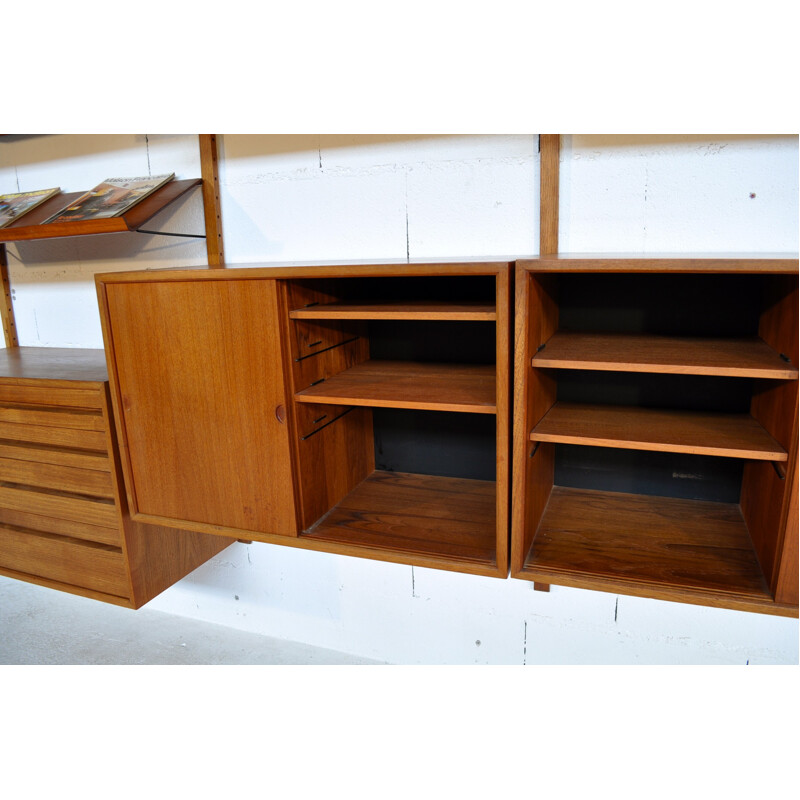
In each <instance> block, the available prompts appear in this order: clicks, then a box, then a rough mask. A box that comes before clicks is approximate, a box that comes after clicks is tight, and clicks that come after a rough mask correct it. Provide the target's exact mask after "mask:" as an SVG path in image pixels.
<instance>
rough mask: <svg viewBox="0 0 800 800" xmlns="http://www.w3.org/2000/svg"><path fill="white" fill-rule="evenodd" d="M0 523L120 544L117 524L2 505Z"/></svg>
mask: <svg viewBox="0 0 800 800" xmlns="http://www.w3.org/2000/svg"><path fill="white" fill-rule="evenodd" d="M0 524H3V525H7V526H9V527H13V528H25V529H26V530H32V531H40V532H42V533H57V534H60V535H62V536H66V537H68V538H70V539H86V540H87V541H89V542H99V543H101V544H107V545H111V546H112V547H117V548H119V547H121V546H122V535H121V533H120V528H119V526H115V527H113V528H111V527H103V526H101V525H89V524H88V523H86V522H85V521H76V520H69V519H63V518H62V517H47V516H43V515H42V514H32V513H30V512H25V511H16V510H14V509H10V508H2V507H0Z"/></svg>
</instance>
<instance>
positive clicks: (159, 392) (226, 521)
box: [106, 280, 297, 536]
mask: <svg viewBox="0 0 800 800" xmlns="http://www.w3.org/2000/svg"><path fill="white" fill-rule="evenodd" d="M106 298H107V303H108V308H107V315H108V319H107V323H106V338H107V344H108V345H110V361H111V362H112V363H113V364H114V366H115V368H114V370H112V376H111V380H112V384H113V387H114V391H115V404H116V409H115V410H116V411H117V417H118V421H119V423H120V430H119V432H120V441H121V446H122V447H123V450H124V451H125V452H127V454H128V455H129V459H130V461H129V463H128V466H127V471H126V486H127V488H128V491H129V495H130V496H129V502H130V505H131V509H132V513H133V514H134V518H136V516H137V515H138V514H139V513H141V514H147V515H151V516H157V517H161V518H164V519H175V520H180V521H183V522H184V523H185V522H195V523H207V524H210V525H216V526H224V527H230V528H237V529H242V530H256V531H269V532H273V533H281V534H284V535H289V536H292V535H296V532H297V519H296V516H295V503H294V489H293V484H292V472H291V462H290V452H289V435H288V430H287V427H286V426H285V425H284V424H283V423H282V422H281V421H280V420H279V419H278V416H277V409H278V407H279V406H281V405H285V403H286V394H285V391H284V376H283V371H282V366H281V363H282V362H281V345H280V331H279V322H278V312H277V295H276V287H275V282H274V281H269V280H254V281H230V282H227V281H226V282H222V283H217V282H197V283H162V282H160V281H159V282H151V283H149V284H144V283H131V284H113V285H108V286H106ZM123 466H125V462H123Z"/></svg>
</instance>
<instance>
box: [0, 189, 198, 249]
mask: <svg viewBox="0 0 800 800" xmlns="http://www.w3.org/2000/svg"><path fill="white" fill-rule="evenodd" d="M201 183H202V181H201V180H200V179H199V178H197V179H191V180H182V181H175V180H173V181H170V182H169V183H167V184H165V185H164V186H162V187H161V188H160V189H158V190H156V191H155V192H153V193H152V194H151V195H149V196H148V197H145V198H144V200H141V201H140V202H138V203H137V204H136V205H135V206H133V207H132V208H130V209H129V210H128V211H126V212H125V213H124V214H121V215H120V216H118V217H109V218H107V219H87V220H74V221H71V222H55V223H51V224H49V225H43V224H42V223H43V222H44V220H46V219H48V217H51V216H53V214H55V213H56V212H57V211H60V210H61V209H62V208H65V207H66V206H67V205H69V203H71V202H73V201H74V200H77V198H79V197H80V196H81V195H82V194H84V192H67V193H63V194H57V195H56V196H55V197H52V198H50V200H48V201H46V202H44V203H42V205H40V206H38V207H37V208H35V209H33V210H32V211H29V212H28V213H27V214H25V215H24V216H23V217H20V219H19V221H18V222H17V223H16V224H11V225H9V226H8V227H7V228H2V229H0V242H23V241H33V240H37V239H56V238H61V237H65V236H87V235H92V234H98V233H127V232H130V231H135V230H138V229H139V228H140V227H141V226H142V225H144V223H145V222H147V220H149V219H151V218H152V217H154V216H155V215H156V214H158V212H159V211H162V210H163V209H165V208H166V207H167V206H168V205H169V204H170V203H172V202H173V201H175V200H177V199H178V198H179V197H181V195H184V194H185V193H186V192H188V191H189V190H190V189H193V188H194V187H196V186H200V184H201Z"/></svg>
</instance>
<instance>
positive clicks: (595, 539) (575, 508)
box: [515, 486, 797, 615]
mask: <svg viewBox="0 0 800 800" xmlns="http://www.w3.org/2000/svg"><path fill="white" fill-rule="evenodd" d="M515 577H521V578H527V579H529V580H536V581H541V582H552V583H556V584H563V585H568V586H579V587H582V588H593V589H598V590H600V591H617V592H620V593H622V594H634V595H640V596H649V597H658V598H663V599H672V600H681V601H683V602H696V603H701V604H705V605H718V606H724V607H731V608H750V607H751V606H752V607H753V608H752V609H751V610H758V608H757V607H759V608H760V610H765V611H766V610H770V607H772V610H773V612H774V613H784V614H792V613H794V615H796V614H797V610H796V609H794V612H792V609H789V608H786V609H783V608H778V607H777V606H776V605H775V604H774V603H773V601H772V597H771V594H770V591H769V587H768V586H767V583H766V581H765V579H764V575H763V573H762V570H761V567H760V565H759V563H758V559H757V557H756V554H755V551H754V549H753V544H752V541H751V539H750V534H749V533H748V530H747V526H746V524H745V521H744V518H743V517H742V513H741V510H740V508H739V505H738V504H735V503H717V502H709V501H702V500H685V499H679V498H670V497H654V496H646V495H636V494H624V493H618V492H603V491H593V490H587V489H573V488H567V487H563V486H554V487H553V490H552V493H551V495H550V499H549V501H548V503H547V507H546V509H545V512H544V514H543V516H542V519H541V522H540V524H539V527H538V530H537V532H536V536H535V538H534V540H533V544H532V545H531V548H530V551H529V553H528V554H527V558H526V559H525V564H524V566H523V568H522V570H521V571H520V573H519V574H518V575H516V576H515Z"/></svg>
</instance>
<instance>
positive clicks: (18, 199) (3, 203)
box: [0, 188, 61, 228]
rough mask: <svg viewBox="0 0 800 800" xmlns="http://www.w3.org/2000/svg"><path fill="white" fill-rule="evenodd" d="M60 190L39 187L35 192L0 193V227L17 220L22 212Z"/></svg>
mask: <svg viewBox="0 0 800 800" xmlns="http://www.w3.org/2000/svg"><path fill="white" fill-rule="evenodd" d="M60 191H61V189H60V188H55V189H41V190H39V191H37V192H17V193H16V194H0V228H5V227H6V225H10V224H11V223H12V222H15V221H16V220H18V219H19V218H20V217H21V216H22V215H23V214H27V213H28V212H29V211H32V210H33V209H34V208H36V206H39V205H41V204H42V203H44V201H45V200H49V199H50V198H51V197H53V196H54V195H57V194H58V193H59V192H60Z"/></svg>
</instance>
